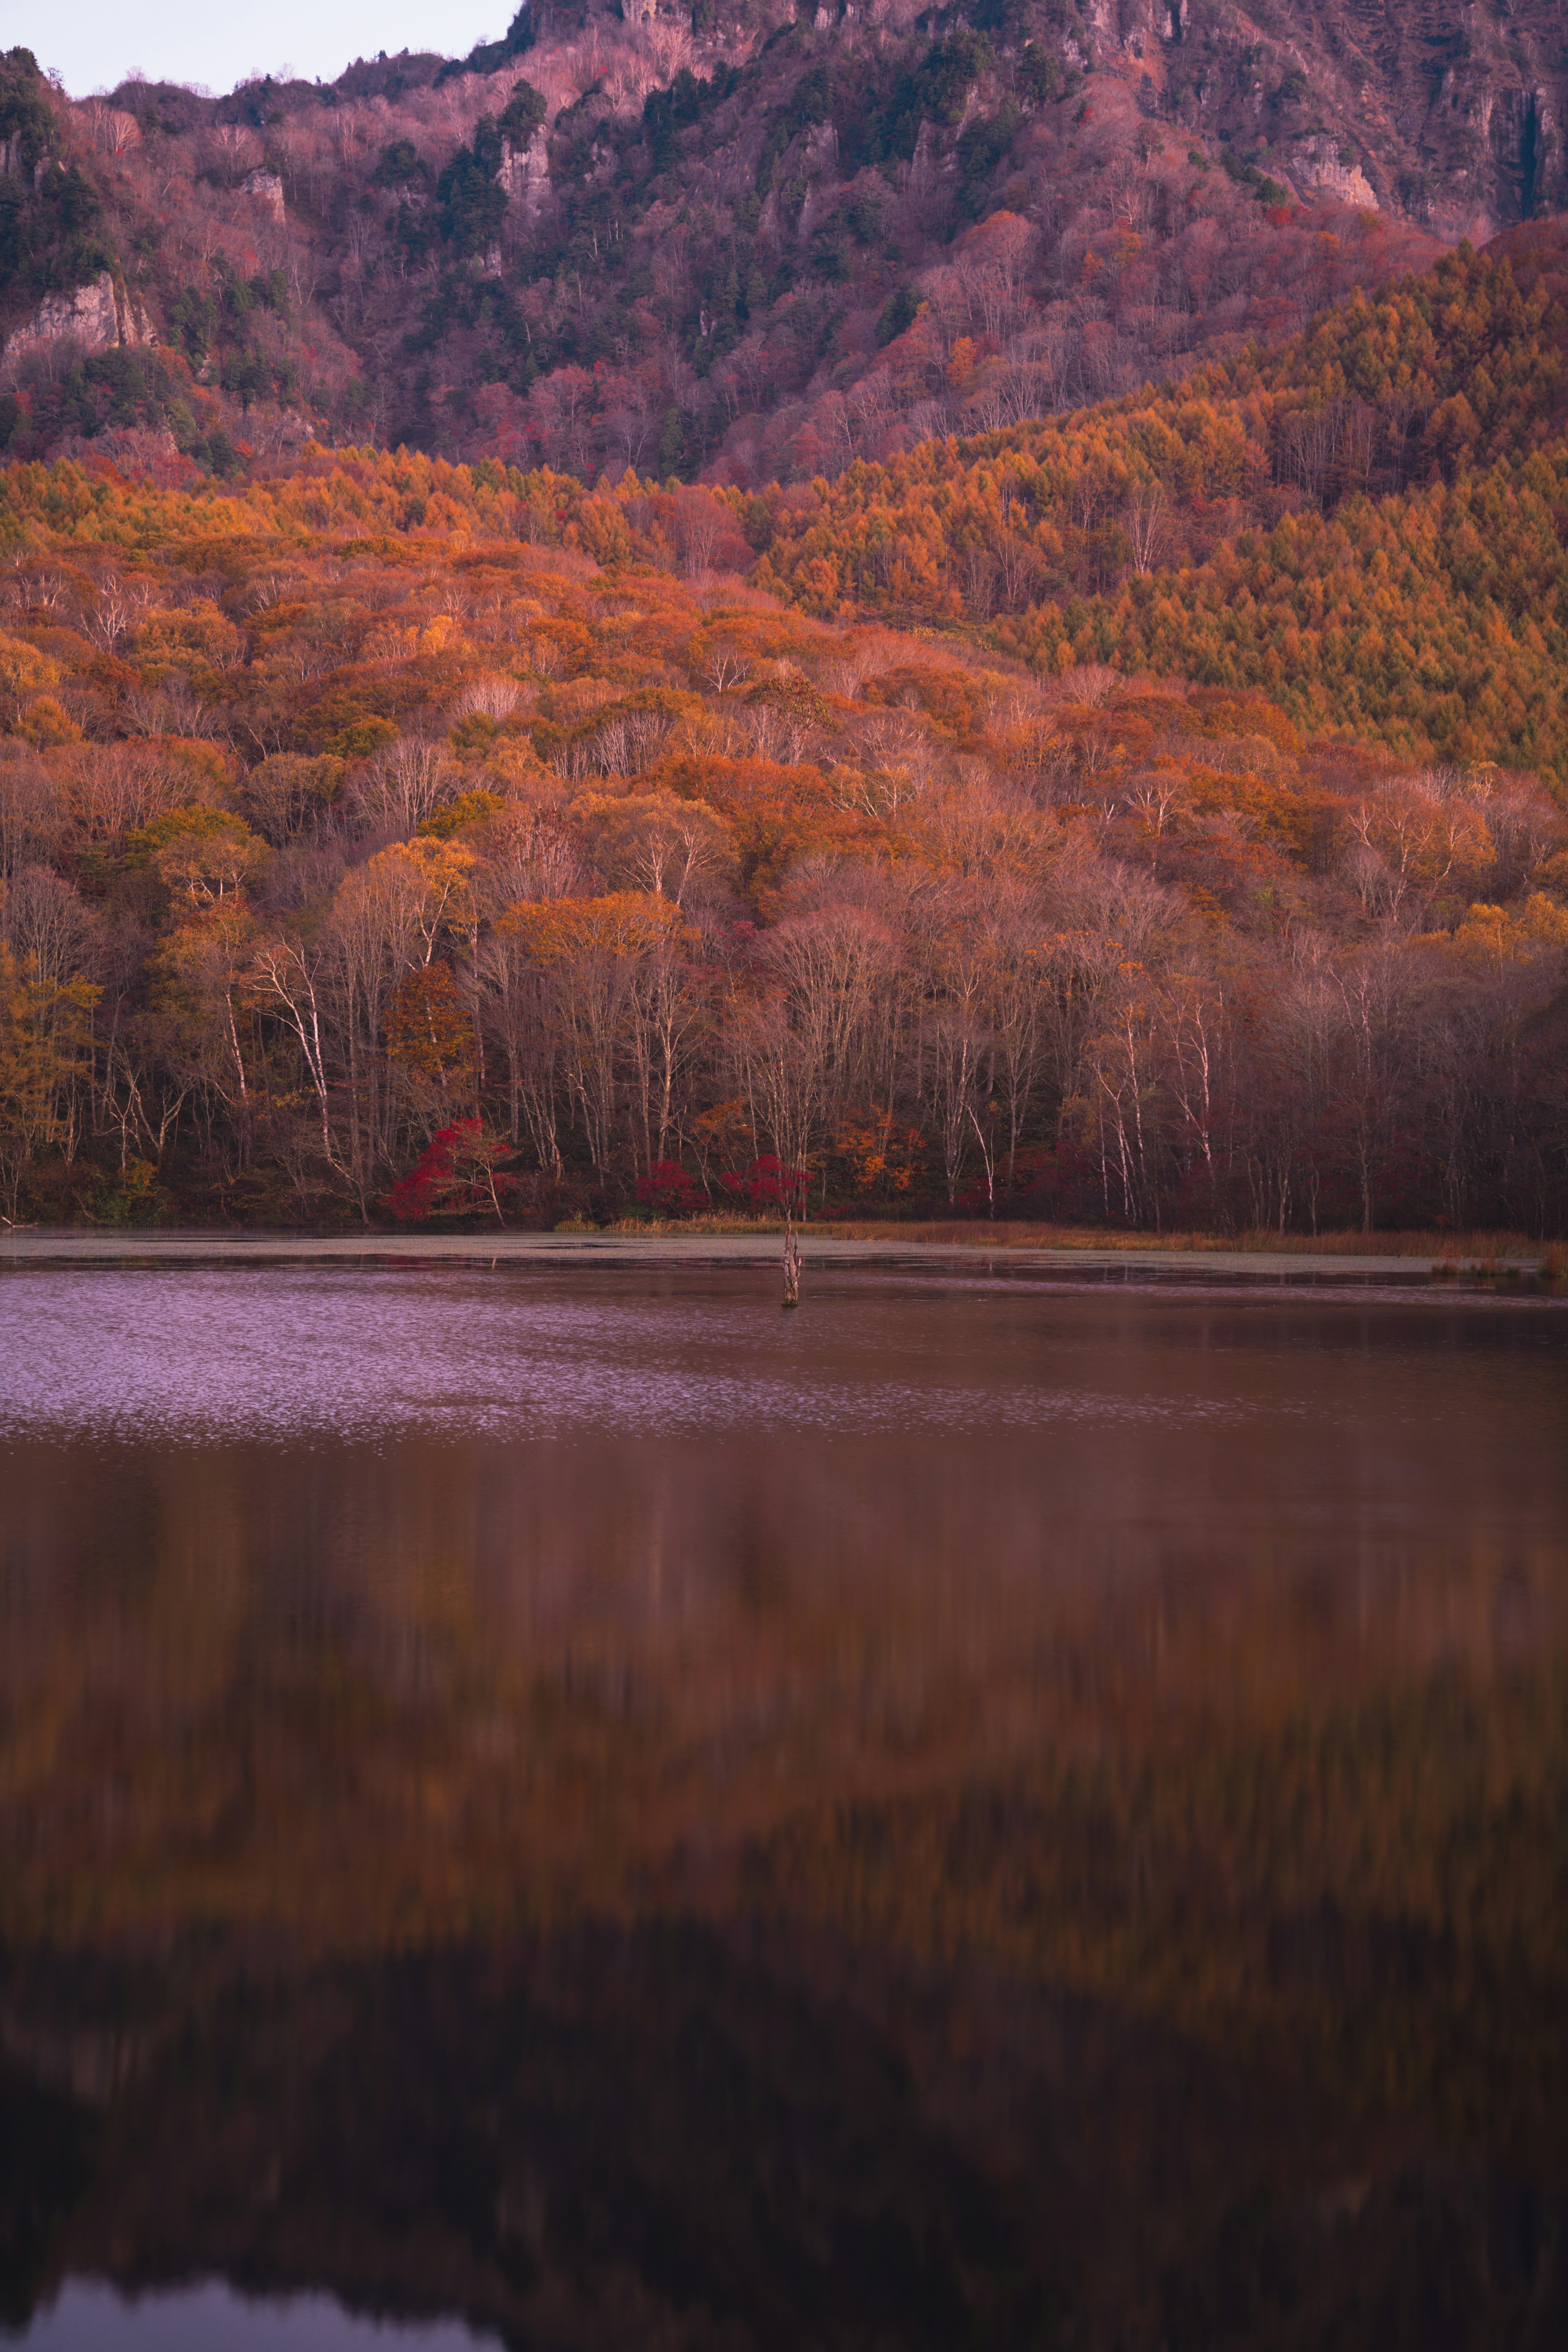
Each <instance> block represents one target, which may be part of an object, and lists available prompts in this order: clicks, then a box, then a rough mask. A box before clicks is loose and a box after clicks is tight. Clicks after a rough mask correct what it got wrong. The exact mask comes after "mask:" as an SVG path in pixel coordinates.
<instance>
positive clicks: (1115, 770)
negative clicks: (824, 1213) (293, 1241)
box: [0, 455, 1568, 1230]
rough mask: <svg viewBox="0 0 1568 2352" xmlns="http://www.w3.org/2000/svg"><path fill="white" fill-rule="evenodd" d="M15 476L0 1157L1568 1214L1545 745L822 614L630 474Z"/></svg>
mask: <svg viewBox="0 0 1568 2352" xmlns="http://www.w3.org/2000/svg"><path fill="white" fill-rule="evenodd" d="M5 499H6V504H5V509H4V516H3V519H0V521H3V527H4V528H5V530H6V531H7V533H8V535H9V538H10V542H11V553H10V557H9V560H8V563H7V569H6V572H5V578H4V583H3V585H0V594H3V596H4V600H5V609H4V611H3V613H0V693H3V694H4V696H5V704H4V709H3V710H0V723H3V724H4V726H5V730H6V734H5V740H4V742H3V745H0V861H3V865H4V871H5V880H6V896H5V918H4V919H5V941H6V947H5V957H6V961H5V967H4V972H5V1027H4V1032H3V1041H4V1042H3V1047H0V1051H3V1054H4V1060H3V1062H0V1180H3V1182H4V1187H5V1202H4V1207H5V1213H6V1214H8V1215H11V1216H16V1215H35V1216H37V1215H54V1214H76V1213H81V1214H88V1215H93V1216H100V1217H104V1216H108V1217H128V1216H134V1215H140V1214H155V1213H163V1212H167V1211H171V1210H174V1209H176V1208H177V1209H180V1210H182V1211H186V1212H189V1211H193V1210H198V1209H199V1210H201V1211H203V1212H204V1213H205V1211H207V1210H209V1209H210V1210H211V1211H213V1212H214V1213H222V1214H224V1215H226V1216H230V1217H280V1218H298V1217H300V1216H301V1215H309V1216H321V1215H324V1216H334V1215H342V1214H363V1215H365V1216H374V1215H377V1214H380V1213H383V1211H384V1209H385V1208H387V1207H389V1206H390V1207H391V1208H393V1209H395V1210H396V1211H398V1212H400V1213H412V1214H427V1213H449V1214H456V1213H471V1214H478V1215H482V1216H492V1217H493V1216H497V1215H500V1216H503V1217H507V1218H519V1217H525V1218H531V1219H542V1220H546V1221H548V1220H553V1219H557V1218H559V1217H560V1216H562V1215H563V1214H565V1213H568V1212H569V1211H573V1210H577V1211H581V1210H589V1211H591V1212H592V1213H595V1214H597V1215H606V1214H616V1213H625V1212H626V1211H628V1210H636V1209H637V1208H639V1207H640V1208H641V1209H642V1210H644V1211H647V1210H653V1211H662V1212H665V1213H683V1212H686V1211H689V1210H690V1209H692V1208H696V1207H702V1206H705V1205H707V1204H709V1203H712V1204H715V1205H721V1206H734V1205H737V1204H739V1205H742V1206H756V1205H767V1204H769V1203H771V1202H776V1200H777V1197H778V1193H779V1191H780V1188H781V1185H782V1186H783V1187H784V1188H785V1189H788V1188H790V1187H793V1186H796V1185H799V1186H800V1187H802V1188H803V1189H805V1192H807V1193H808V1196H809V1202H810V1205H811V1206H812V1208H813V1210H814V1211H816V1210H817V1209H820V1208H821V1207H822V1206H824V1205H848V1204H857V1205H864V1206H868V1207H883V1208H896V1207H898V1206H900V1205H904V1204H913V1203H915V1202H921V1201H940V1202H963V1203H965V1204H967V1205H968V1206H970V1207H972V1208H974V1209H976V1210H978V1211H980V1212H982V1213H984V1211H986V1210H994V1211H996V1212H997V1213H1003V1212H1005V1211H1006V1210H1007V1209H1009V1208H1012V1207H1016V1206H1017V1205H1020V1204H1022V1205H1025V1206H1027V1207H1029V1208H1031V1209H1032V1210H1034V1211H1036V1212H1038V1211H1040V1210H1042V1209H1047V1210H1050V1211H1052V1212H1058V1213H1063V1212H1065V1213H1092V1214H1094V1215H1096V1216H1103V1215H1107V1214H1109V1215H1110V1216H1112V1217H1115V1218H1118V1219H1126V1220H1128V1221H1130V1222H1132V1223H1150V1224H1153V1223H1165V1222H1168V1221H1171V1220H1173V1219H1180V1220H1184V1221H1194V1222H1204V1223H1215V1224H1218V1225H1221V1226H1230V1225H1237V1224H1243V1225H1255V1224H1260V1223H1261V1224H1271V1225H1275V1226H1279V1227H1281V1228H1283V1227H1289V1226H1298V1225H1303V1226H1310V1225H1313V1224H1315V1223H1344V1222H1354V1223H1358V1224H1364V1225H1371V1224H1373V1223H1378V1222H1380V1221H1385V1220H1389V1219H1401V1220H1406V1221H1408V1220H1412V1219H1423V1218H1443V1219H1447V1220H1451V1221H1453V1222H1455V1223H1461V1222H1462V1223H1470V1222H1472V1221H1477V1220H1484V1219H1490V1218H1506V1219H1508V1220H1510V1221H1513V1222H1517V1223H1524V1224H1527V1225H1529V1226H1530V1227H1531V1228H1532V1229H1535V1230H1542V1229H1546V1228H1552V1227H1554V1226H1556V1225H1557V1224H1558V1223H1560V1222H1561V1221H1562V1218H1563V1208H1564V1183H1565V1181H1568V1101H1565V1098H1564V1093H1563V1055H1562V1039H1561V1034H1560V1033H1561V1024H1562V1017H1563V1016H1562V1011H1561V993H1560V992H1561V987H1562V978H1563V950H1564V948H1565V946H1568V912H1565V910H1564V901H1565V899H1568V864H1565V862H1564V854H1563V838H1564V827H1563V821H1562V819H1561V816H1560V814H1559V812H1558V810H1557V808H1556V807H1555V805H1554V803H1552V800H1551V798H1550V796H1549V795H1548V794H1547V793H1545V792H1544V791H1543V790H1542V787H1541V786H1540V785H1539V783H1537V782H1535V781H1534V780H1533V779H1532V778H1531V777H1530V776H1529V775H1528V774H1525V773H1522V772H1506V771H1502V770H1500V769H1497V768H1494V767H1490V766H1488V765H1485V764H1479V765H1477V764H1469V765H1466V764H1462V763H1449V764H1447V765H1436V764H1433V763H1431V762H1429V761H1428V762H1426V763H1423V764H1420V765H1416V764H1414V763H1412V762H1410V761H1399V760H1396V759H1395V758H1394V757H1393V756H1391V755H1390V754H1388V753H1387V752H1384V751H1377V750H1373V749H1370V748H1366V747H1360V746H1356V745H1354V744H1352V743H1346V742H1343V741H1340V740H1316V741H1314V740H1305V739H1304V738H1303V737H1302V736H1301V734H1300V732H1299V731H1298V730H1297V729H1296V727H1295V726H1294V725H1293V724H1292V723H1291V721H1290V719H1289V718H1288V717H1287V716H1286V715H1285V714H1284V713H1283V712H1282V711H1281V710H1280V709H1279V708H1278V707H1276V706H1275V705H1272V704H1270V703H1269V702H1268V701H1266V700H1265V699H1263V698H1260V697H1258V696H1257V695H1256V694H1250V693H1245V692H1237V691H1235V690H1230V689H1226V688H1188V687H1187V686H1185V685H1182V684H1172V683H1169V682H1165V683H1159V682H1156V681H1153V680H1152V679H1150V678H1149V677H1143V678H1142V679H1137V678H1134V679H1131V680H1128V679H1123V678H1121V677H1118V676H1117V675H1116V673H1115V672H1113V671H1112V670H1110V668H1108V667H1093V666H1084V665H1079V666H1076V667H1069V668H1068V669H1067V670H1065V671H1062V672H1061V673H1059V674H1058V673H1057V672H1056V671H1055V670H1053V671H1052V672H1051V673H1050V674H1049V675H1048V676H1047V677H1039V676H1037V675H1036V674H1033V673H1031V671H1029V670H1028V669H1027V668H1026V667H1025V666H1024V665H1023V664H1021V663H1020V662H1018V661H1017V660H1016V659H1008V658H1005V657H1004V656H1000V655H998V654H995V653H994V652H993V653H989V654H981V653H977V652H974V651H973V650H964V649H961V648H952V649H944V648H942V647H940V646H936V645H934V644H933V643H932V642H931V641H930V640H921V639H916V638H912V637H909V636H900V635H895V634H893V633H892V632H889V631H888V630H887V629H885V628H884V627H882V626H881V625H879V624H875V623H872V624H865V625H855V626H848V625H843V624H834V625H827V624H824V623H821V622H817V621H814V620H812V619H810V618H808V617H806V616H805V615H803V614H800V613H798V612H793V613H792V612H790V611H789V610H787V609H784V608H781V607H780V606H779V605H778V604H776V602H775V601H774V600H773V598H771V597H769V596H766V595H763V594H761V593H758V592H757V591H755V590H753V589H749V588H746V587H744V586H742V585H741V584H740V583H738V582H736V581H734V580H732V579H728V578H726V577H725V576H723V574H722V573H721V572H718V571H716V570H715V569H714V568H713V567H714V563H715V560H717V561H718V562H721V563H722V562H729V563H731V564H732V565H737V566H739V565H744V563H745V562H747V560H748V556H749V551H748V549H747V548H746V546H745V543H744V541H742V540H741V539H740V537H739V534H738V531H737V530H736V520H737V508H736V506H735V505H733V504H731V503H730V502H726V501H725V500H722V499H717V498H715V497H713V496H712V495H711V494H710V493H708V492H704V491H700V490H671V491H659V490H656V489H645V488H642V487H641V486H639V485H637V483H636V481H635V478H628V479H627V481H626V482H624V483H623V484H622V485H621V486H620V488H618V490H617V491H616V493H615V494H614V495H613V496H612V495H610V494H607V493H606V494H603V495H600V496H597V497H591V496H589V495H587V494H586V493H584V492H582V491H581V489H580V488H579V487H578V486H576V485H574V484H572V483H570V482H568V481H566V480H564V479H563V478H558V477H552V476H548V475H545V476H532V477H522V476H518V475H515V474H508V473H506V472H505V471H503V469H501V468H500V467H479V468H476V469H474V470H473V471H472V472H470V471H468V469H466V468H457V469H454V468H450V467H442V466H439V465H435V464H432V463H431V462H430V461H428V460H425V459H420V458H410V457H397V458H376V457H371V456H369V455H364V456H361V457H349V458H346V459H345V458H339V459H335V460H334V459H329V458H327V457H324V456H320V457H317V458H315V459H313V460H312V461H310V463H309V464H307V465H305V466H304V467H301V468H300V470H299V471H298V472H297V473H296V474H295V475H293V476H292V477H290V478H288V479H286V480H283V481H279V482H277V483H275V484H273V485H270V486H268V487H266V488H259V487H258V488H248V489H245V490H242V491H230V492H221V491H218V490H216V489H214V490H212V491H208V492H205V493H203V494H201V495H197V496H193V495H189V494H174V493H166V492H165V493H160V492H155V491H153V490H151V489H149V488H124V487H123V486H118V487H117V486H116V483H115V481H114V480H113V478H111V477H110V476H108V475H106V474H102V473H100V475H99V476H97V477H93V478H89V476H87V475H85V474H83V473H82V472H81V471H80V470H79V469H78V468H76V467H70V466H61V467H56V468H53V469H48V470H46V469H41V468H32V469H28V468H20V469H16V470H14V471H13V473H12V474H11V476H10V477H9V478H8V483H7V486H6V489H5ZM573 542H575V544H573ZM682 572H684V573H685V574H686V577H685V578H684V579H682V578H681V577H680V576H679V575H680V574H681V573H682Z"/></svg>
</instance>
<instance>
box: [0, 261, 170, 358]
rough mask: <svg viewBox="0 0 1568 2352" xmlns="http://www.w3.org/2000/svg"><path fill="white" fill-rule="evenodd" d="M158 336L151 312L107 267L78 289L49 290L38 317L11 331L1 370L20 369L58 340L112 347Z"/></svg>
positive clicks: (102, 348) (92, 348)
mask: <svg viewBox="0 0 1568 2352" xmlns="http://www.w3.org/2000/svg"><path fill="white" fill-rule="evenodd" d="M152 340H153V331H152V329H151V327H150V326H149V325H148V323H147V314H146V312H145V311H144V310H142V307H141V305H140V304H139V303H136V302H132V299H131V297H130V296H129V295H128V294H127V293H126V291H125V289H124V288H123V286H119V285H117V284H116V283H115V281H114V279H113V278H111V277H110V274H109V272H108V270H107V269H106V270H105V271H104V272H103V275H102V276H101V277H100V278H93V279H91V280H90V282H89V284H88V285H86V286H79V287H78V288H77V289H76V290H75V292H74V293H70V294H46V295H45V297H44V299H43V300H42V301H41V302H40V303H39V305H38V307H37V310H35V311H34V313H33V315H32V317H31V318H30V319H28V320H25V321H24V323H23V324H22V325H21V326H19V327H14V328H13V329H12V330H11V332H10V333H9V334H8V335H7V336H6V338H5V350H4V353H3V355H0V373H4V374H5V375H11V374H14V373H15V372H16V366H17V364H18V362H20V361H21V360H23V359H25V358H26V356H27V354H28V353H29V352H41V351H47V349H48V347H49V346H50V345H51V344H52V343H77V344H79V346H80V347H81V349H82V350H83V351H84V352H106V351H111V350H113V349H114V348H115V347H116V346H117V345H120V344H124V345H126V346H131V345H133V344H137V343H150V342H151V341H152Z"/></svg>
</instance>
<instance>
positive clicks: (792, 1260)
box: [784, 1218, 800, 1307]
mask: <svg viewBox="0 0 1568 2352" xmlns="http://www.w3.org/2000/svg"><path fill="white" fill-rule="evenodd" d="M784 1305H785V1306H786V1307H798V1306H799V1305H800V1251H799V1248H798V1247H797V1245H796V1243H795V1228H794V1227H793V1225H791V1223H789V1221H788V1219H787V1218H786V1219H785V1221H784Z"/></svg>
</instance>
